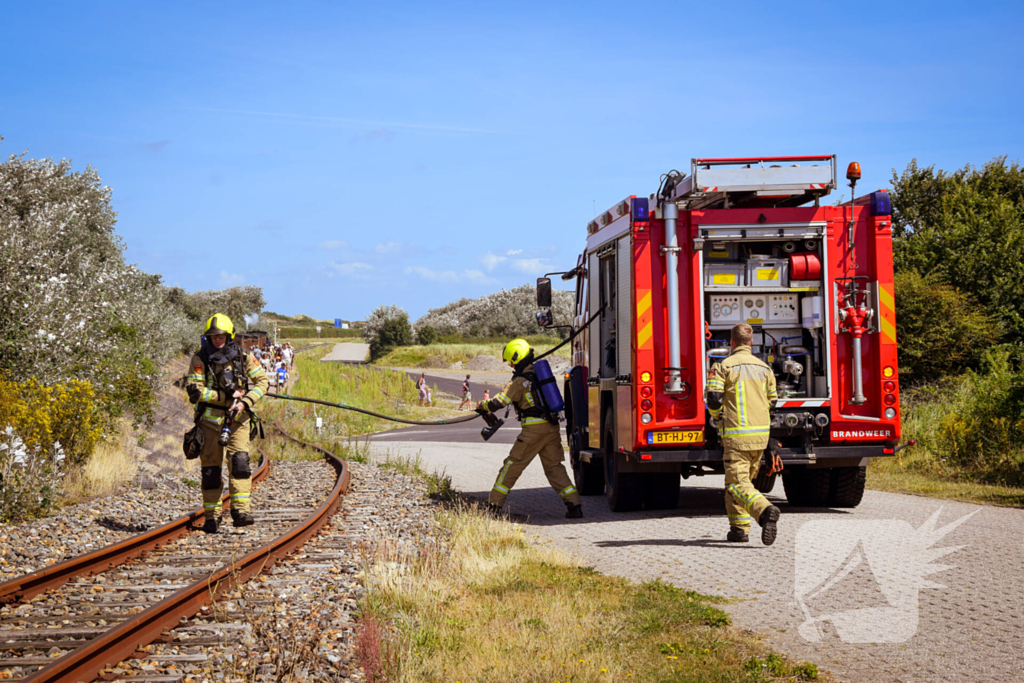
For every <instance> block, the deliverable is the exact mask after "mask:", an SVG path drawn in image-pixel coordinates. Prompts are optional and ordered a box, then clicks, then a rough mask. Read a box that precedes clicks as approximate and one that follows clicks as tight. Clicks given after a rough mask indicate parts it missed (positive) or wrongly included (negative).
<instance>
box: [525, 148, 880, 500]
mask: <svg viewBox="0 0 1024 683" xmlns="http://www.w3.org/2000/svg"><path fill="white" fill-rule="evenodd" d="M859 178H860V166H859V165H858V164H856V163H853V164H850V167H849V169H848V171H847V179H848V180H849V181H850V187H851V189H852V190H855V189H856V182H857V180H858V179H859ZM836 187H837V178H836V157H835V156H799V157H758V158H743V159H693V160H692V161H691V164H690V172H689V173H688V174H686V173H679V172H677V171H672V172H670V173H668V174H667V175H665V176H663V177H662V180H661V183H660V186H659V188H658V190H657V192H655V193H654V194H651V195H650V196H649V197H641V196H630V197H627V198H626V199H624V200H622V201H621V202H619V203H617V204H616V205H615V206H613V207H611V208H610V209H609V210H608V211H605V212H604V213H602V214H600V215H599V216H597V217H596V218H595V219H594V220H593V221H591V222H590V223H589V224H588V225H587V243H586V249H585V250H584V252H583V253H582V254H581V255H580V257H579V260H578V262H577V265H576V267H575V268H574V269H573V270H571V271H568V272H567V273H563V274H562V278H563V279H564V280H570V279H573V278H575V279H576V307H575V318H574V320H573V322H572V326H573V328H574V330H578V329H579V328H580V327H583V326H587V323H588V322H590V325H589V326H587V327H586V329H585V330H584V331H583V332H582V333H581V334H580V335H579V336H578V337H577V338H576V339H575V340H574V341H573V359H572V362H573V367H572V368H571V370H570V371H569V373H567V374H566V378H565V383H564V388H563V395H564V397H565V402H566V408H565V417H566V432H567V437H568V443H569V448H570V457H571V460H572V466H573V471H574V474H575V479H576V486H577V488H578V489H579V490H580V493H582V494H584V495H599V494H601V493H605V494H606V495H607V498H608V502H609V504H610V506H611V508H612V510H615V511H625V510H636V509H640V508H648V509H658V508H669V507H675V506H676V505H677V503H678V500H679V484H680V482H679V476H680V475H682V476H683V477H684V478H686V477H689V476H692V475H703V474H707V473H715V472H717V473H721V472H723V465H722V444H721V438H720V436H719V433H718V429H717V428H716V425H715V424H714V422H713V421H712V419H711V417H710V415H709V413H708V410H707V406H706V405H705V402H704V385H705V381H706V379H707V376H708V371H709V370H710V369H711V367H712V365H713V364H714V363H715V362H717V361H718V360H720V359H722V358H724V357H726V356H727V355H728V354H729V332H730V329H731V328H732V327H733V326H734V325H736V324H737V323H741V322H746V323H748V324H750V325H752V326H753V329H754V345H753V352H754V354H756V355H757V356H758V357H759V358H761V359H762V360H764V361H765V362H766V363H768V364H769V365H770V366H771V367H772V369H773V370H774V372H775V375H776V380H777V384H778V393H779V400H778V402H777V404H776V409H775V411H774V415H773V418H772V428H771V437H772V439H773V442H772V445H773V447H774V449H775V451H776V452H777V453H778V455H779V456H780V457H781V459H782V462H783V464H784V469H783V471H782V473H781V474H782V483H783V486H784V488H785V493H786V497H787V498H788V500H789V501H790V503H791V504H794V505H799V506H811V507H814V506H836V507H854V506H856V505H857V504H859V503H860V500H861V497H862V495H863V492H864V478H865V469H866V466H867V464H868V462H869V461H870V459H871V458H874V457H885V456H891V455H893V453H894V452H895V450H896V448H897V444H898V442H899V438H900V415H899V410H900V408H899V387H898V378H899V372H898V368H897V364H896V317H895V310H894V301H893V267H892V220H891V205H890V200H889V195H888V194H887V193H886V192H885V191H884V190H880V191H878V192H872V193H870V194H868V195H865V196H863V197H860V198H857V199H855V200H853V201H851V202H847V203H845V204H840V205H826V204H824V203H822V201H821V199H822V198H823V197H825V196H826V195H828V194H829V192H830V191H831V190H833V189H835V188H836ZM853 195H854V193H851V197H852V196H853ZM556 274H557V273H552V275H556ZM550 286H551V283H550V280H549V279H548V278H541V279H540V280H538V304H541V305H543V304H547V303H548V301H549V297H550ZM548 305H549V304H548ZM550 318H551V316H550V312H549V311H541V313H539V314H538V320H539V321H542V324H551V322H552V321H551V319H550ZM591 318H593V321H592V322H591ZM767 472H768V468H766V467H763V468H762V474H760V475H759V476H758V478H757V480H756V481H755V482H754V483H755V486H757V488H758V489H759V490H761V491H762V492H765V493H767V492H769V491H771V490H772V488H773V487H774V485H775V483H776V482H775V479H776V476H777V475H771V476H769V475H768V474H767Z"/></svg>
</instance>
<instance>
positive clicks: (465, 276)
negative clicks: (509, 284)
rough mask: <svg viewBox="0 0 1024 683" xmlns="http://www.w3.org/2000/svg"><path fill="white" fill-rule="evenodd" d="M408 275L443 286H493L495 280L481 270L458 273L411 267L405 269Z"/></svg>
mask: <svg viewBox="0 0 1024 683" xmlns="http://www.w3.org/2000/svg"><path fill="white" fill-rule="evenodd" d="M404 272H405V274H406V275H418V276H419V277H420V278H422V279H424V280H426V281H428V282H437V283H442V284H455V283H459V282H472V283H475V284H491V283H493V282H494V279H493V278H490V277H487V276H486V275H484V274H483V273H482V272H481V271H479V270H464V271H462V272H461V273H457V272H455V271H454V270H440V271H439V270H431V269H430V268H425V267H423V266H410V267H408V268H406V269H405V271H404Z"/></svg>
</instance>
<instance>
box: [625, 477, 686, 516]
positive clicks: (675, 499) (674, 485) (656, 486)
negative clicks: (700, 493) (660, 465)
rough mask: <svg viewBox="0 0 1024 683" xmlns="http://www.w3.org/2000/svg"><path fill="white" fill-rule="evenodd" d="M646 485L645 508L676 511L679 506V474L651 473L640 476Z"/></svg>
mask: <svg viewBox="0 0 1024 683" xmlns="http://www.w3.org/2000/svg"><path fill="white" fill-rule="evenodd" d="M636 476H637V477H640V478H642V479H643V484H644V493H643V498H644V508H646V509H647V510H674V509H675V508H676V507H677V506H678V505H679V474H673V473H671V472H651V473H650V474H638V475H636Z"/></svg>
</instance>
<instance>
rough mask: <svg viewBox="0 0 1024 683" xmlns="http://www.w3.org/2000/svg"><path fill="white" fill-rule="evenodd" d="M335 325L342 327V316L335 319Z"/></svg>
mask: <svg viewBox="0 0 1024 683" xmlns="http://www.w3.org/2000/svg"><path fill="white" fill-rule="evenodd" d="M334 326H335V327H341V318H335V319H334Z"/></svg>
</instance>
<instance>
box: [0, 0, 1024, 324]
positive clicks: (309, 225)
mask: <svg viewBox="0 0 1024 683" xmlns="http://www.w3.org/2000/svg"><path fill="white" fill-rule="evenodd" d="M1022 7H1024V5H1022V4H1020V3H985V2H974V3H960V2H957V3H943V2H928V3H864V2H861V3H821V2H817V3H763V2H762V3H744V2H737V3H727V4H722V3H700V4H696V3H694V4H688V3H684V2H674V3H644V2H633V3H623V4H612V3H602V2H588V3H528V2H520V3H494V4H490V3H479V2H465V3H446V2H434V3H402V2H389V3H372V4H371V3H360V4H355V3H341V2H323V3H317V2H289V3H265V2H247V3H139V2H131V3H129V2H120V3H112V2H99V3H88V4H86V3H51V2H40V3H10V4H8V5H7V7H6V9H5V11H4V20H3V30H2V33H0V35H2V36H3V40H2V41H0V135H3V136H4V137H5V142H4V144H3V147H0V153H2V154H4V155H5V156H6V155H9V154H15V153H20V152H22V151H27V152H28V154H29V156H31V157H57V158H60V157H65V158H73V159H74V161H75V166H76V168H84V167H85V165H86V164H91V165H93V166H95V167H96V168H97V169H98V170H99V172H100V173H101V175H102V176H103V179H104V182H105V183H107V184H109V185H110V186H111V188H112V189H113V201H114V207H115V209H116V210H117V211H118V214H119V223H118V231H119V233H120V234H121V235H122V236H123V237H124V240H125V243H126V247H127V248H126V253H127V256H128V258H129V260H130V261H132V262H136V263H138V264H139V266H140V267H142V268H143V269H144V270H147V271H149V272H155V273H161V274H162V275H163V276H164V281H165V282H166V283H167V284H170V285H180V286H182V287H184V288H186V289H188V290H196V289H208V288H219V287H223V286H229V285H235V284H254V285H260V286H262V287H263V289H264V293H265V296H266V299H267V302H268V308H269V309H271V310H274V311H277V312H281V313H288V314H296V313H306V314H310V315H315V316H318V317H325V318H334V317H342V318H348V319H358V318H362V317H364V316H365V315H366V314H367V313H368V312H369V311H370V310H372V309H373V308H374V307H375V306H377V305H378V304H381V303H385V304H391V303H397V304H399V305H401V306H403V307H405V308H406V309H408V310H409V311H410V313H411V314H412V315H413V316H414V317H416V316H419V315H420V314H422V313H424V312H425V311H426V310H427V309H428V308H430V307H433V306H439V305H443V304H444V303H446V302H448V301H451V300H453V299H456V298H458V297H460V296H479V295H481V294H485V293H488V292H491V291H495V290H497V289H499V288H502V287H505V288H508V287H513V286H516V285H519V284H522V283H524V282H528V281H532V280H533V279H534V278H535V277H537V276H538V275H540V274H543V273H544V272H545V271H546V270H561V269H563V268H566V267H570V266H571V265H573V264H574V263H575V258H576V254H577V253H578V252H579V250H580V249H581V248H582V245H583V238H584V237H585V226H586V223H587V221H588V220H590V218H591V217H592V216H593V214H594V208H595V206H596V208H597V210H598V211H603V210H604V209H606V208H608V207H609V206H611V205H612V204H613V203H615V202H616V201H618V200H620V199H622V198H623V197H625V196H628V195H630V194H648V193H650V192H652V191H653V190H654V189H655V188H656V186H657V182H658V176H659V175H660V174H661V173H664V172H665V171H667V170H669V169H672V168H678V169H680V170H687V168H688V166H689V160H690V158H691V157H699V156H746V155H756V154H764V155H775V154H818V153H835V154H838V155H839V161H840V166H841V168H845V165H846V163H847V162H849V161H851V160H857V161H859V162H860V163H861V165H862V166H863V169H864V180H863V181H862V183H861V186H860V187H861V188H862V189H863V190H864V191H868V190H871V189H876V188H878V187H885V186H887V184H888V181H889V178H890V176H891V170H892V169H893V168H896V169H898V170H902V169H903V168H905V167H906V165H907V163H908V162H909V161H910V160H911V159H913V158H917V159H918V161H919V163H921V164H923V165H931V164H934V165H936V166H938V167H939V168H945V169H953V168H956V167H960V166H963V165H964V164H966V163H972V164H981V163H984V162H985V161H987V160H989V159H991V158H993V157H995V156H997V155H1008V156H1009V157H1010V158H1011V159H1020V158H1021V156H1022V154H1021V150H1022V146H1024V126H1022V122H1024V115H1022V111H1024V109H1022V105H1024V94H1022V93H1024V87H1022V86H1024V75H1022V73H1024V70H1022V69H1021V68H1020V65H1021V64H1024V41H1022V40H1021V35H1024V21H1022V19H1024V9H1022ZM847 191H848V190H847Z"/></svg>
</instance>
